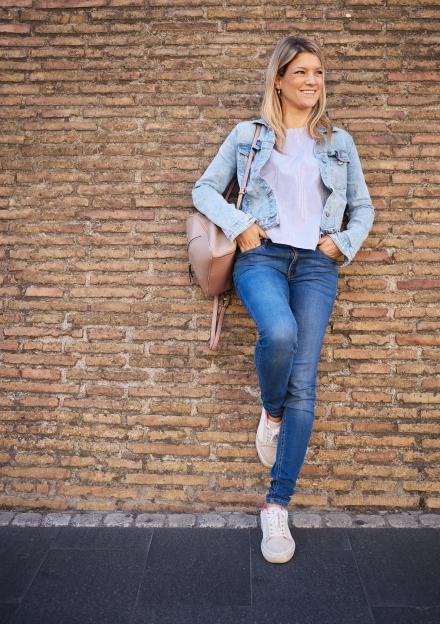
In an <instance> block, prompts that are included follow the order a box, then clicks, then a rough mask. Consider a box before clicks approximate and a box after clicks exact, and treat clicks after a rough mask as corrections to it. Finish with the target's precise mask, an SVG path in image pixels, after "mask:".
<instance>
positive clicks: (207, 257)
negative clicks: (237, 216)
mask: <svg viewBox="0 0 440 624" xmlns="http://www.w3.org/2000/svg"><path fill="white" fill-rule="evenodd" d="M260 131H261V124H256V128H255V134H254V139H253V141H252V147H251V150H250V152H249V156H248V159H247V163H246V169H245V172H244V177H243V186H242V188H240V190H239V193H238V199H237V204H236V207H237V209H238V210H240V208H241V203H242V200H243V196H244V194H245V193H246V187H247V182H248V179H249V172H250V169H251V164H252V160H253V158H254V155H255V144H256V142H257V139H258V136H259V134H260ZM235 181H236V175H234V177H233V178H232V180H231V181H230V182H229V184H228V186H227V189H226V191H225V193H223V196H224V197H225V199H226V200H228V198H229V195H230V194H231V192H232V189H233V188H234V184H235ZM186 236H187V251H188V256H189V263H188V271H189V281H190V284H193V283H196V284H199V286H200V287H201V289H202V291H203V293H204V294H205V296H207V297H209V296H214V304H213V310H212V322H211V337H210V341H209V348H210V349H212V350H216V349H217V348H218V342H219V339H220V332H221V327H222V322H223V317H224V314H225V311H226V308H227V307H228V305H229V301H230V295H231V290H232V269H233V267H234V260H235V253H236V250H237V242H236V241H235V240H233V241H232V242H231V241H230V240H229V239H228V238H227V237H226V235H225V233H224V232H223V230H222V229H221V228H220V227H219V226H218V225H216V224H215V223H213V222H212V221H211V220H210V219H208V218H207V217H206V216H205V215H204V214H202V213H201V212H199V211H197V212H195V213H194V214H192V215H191V216H190V217H188V219H187V220H186Z"/></svg>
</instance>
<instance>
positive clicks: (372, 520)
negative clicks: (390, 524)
mask: <svg viewBox="0 0 440 624" xmlns="http://www.w3.org/2000/svg"><path fill="white" fill-rule="evenodd" d="M352 526H353V528H356V527H367V528H375V527H386V526H387V523H386V520H385V518H384V516H379V515H377V514H374V515H370V514H359V513H357V514H355V516H354V517H353V525H352Z"/></svg>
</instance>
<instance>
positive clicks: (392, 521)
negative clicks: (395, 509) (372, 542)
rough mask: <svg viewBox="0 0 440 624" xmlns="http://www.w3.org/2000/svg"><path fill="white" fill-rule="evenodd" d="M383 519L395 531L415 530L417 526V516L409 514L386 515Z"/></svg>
mask: <svg viewBox="0 0 440 624" xmlns="http://www.w3.org/2000/svg"><path fill="white" fill-rule="evenodd" d="M385 519H386V520H387V521H388V524H389V525H390V526H392V527H394V528H395V529H400V528H407V529H409V528H412V529H415V528H417V527H418V526H419V521H418V518H417V515H414V514H411V513H409V512H407V513H405V512H403V513H395V514H388V515H387V516H385Z"/></svg>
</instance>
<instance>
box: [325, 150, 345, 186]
mask: <svg viewBox="0 0 440 624" xmlns="http://www.w3.org/2000/svg"><path fill="white" fill-rule="evenodd" d="M327 162H328V165H329V169H330V175H331V180H332V183H333V185H334V187H335V188H337V189H343V190H346V189H347V168H348V163H349V162H350V158H349V157H348V152H347V150H345V149H342V148H335V149H331V150H328V151H327Z"/></svg>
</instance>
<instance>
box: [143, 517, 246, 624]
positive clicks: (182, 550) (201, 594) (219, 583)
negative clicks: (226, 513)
mask: <svg viewBox="0 0 440 624" xmlns="http://www.w3.org/2000/svg"><path fill="white" fill-rule="evenodd" d="M251 599H252V591H251V582H250V556H249V536H248V532H247V531H231V530H228V529H213V528H205V529H203V530H201V529H200V530H195V531H188V530H186V529H183V528H181V529H176V530H174V531H169V530H167V529H157V530H155V531H154V533H153V537H152V540H151V545H150V548H149V550H148V558H147V565H146V567H145V570H144V574H143V578H142V582H141V585H140V588H139V593H138V601H137V604H136V607H135V609H134V611H133V615H132V622H133V624H147V623H149V622H150V621H151V620H150V618H149V614H150V610H151V609H152V608H153V609H163V610H165V611H168V612H169V611H174V614H173V615H174V622H175V623H176V624H177V623H180V622H182V619H181V617H179V616H180V614H179V611H180V608H185V607H187V606H188V607H191V606H197V607H198V608H202V609H203V608H205V609H206V608H208V607H210V606H211V605H212V606H213V607H214V608H215V607H227V606H235V607H243V606H246V607H250V606H251ZM192 621H193V620H191V622H192ZM205 621H209V622H212V619H211V617H208V620H205Z"/></svg>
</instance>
